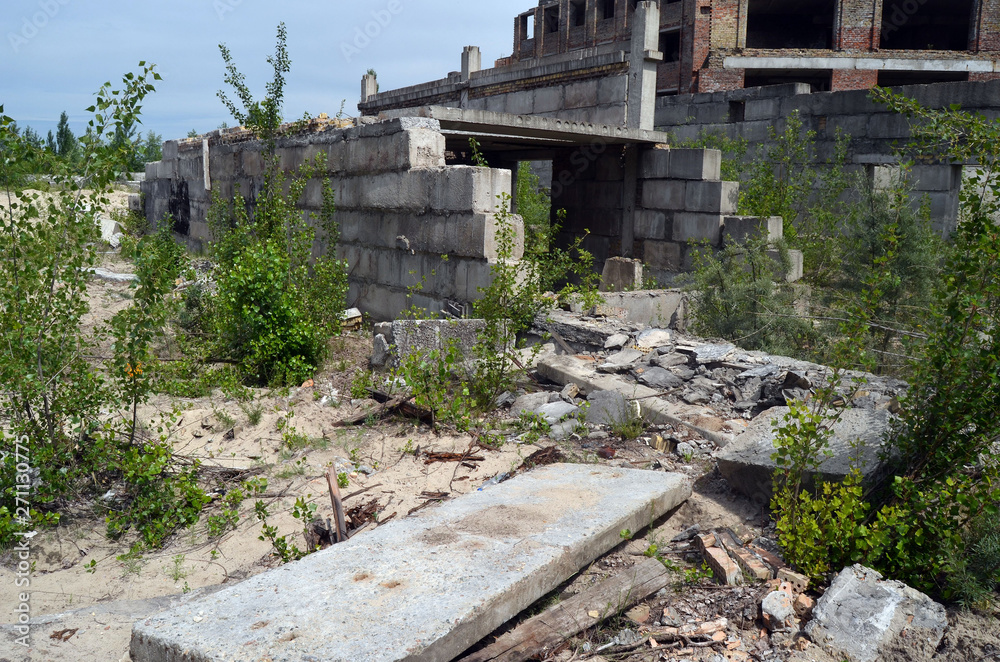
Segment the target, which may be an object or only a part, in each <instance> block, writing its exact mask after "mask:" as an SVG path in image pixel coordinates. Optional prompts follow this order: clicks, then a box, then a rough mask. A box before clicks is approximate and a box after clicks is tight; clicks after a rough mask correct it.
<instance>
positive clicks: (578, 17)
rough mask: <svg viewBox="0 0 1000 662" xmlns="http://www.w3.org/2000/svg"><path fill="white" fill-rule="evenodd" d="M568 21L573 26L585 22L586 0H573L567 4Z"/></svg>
mask: <svg viewBox="0 0 1000 662" xmlns="http://www.w3.org/2000/svg"><path fill="white" fill-rule="evenodd" d="M569 12H570V13H569V16H570V23H571V25H572V26H573V27H574V28H578V27H580V26H583V25H586V24H587V0H573V2H571V3H570V5H569Z"/></svg>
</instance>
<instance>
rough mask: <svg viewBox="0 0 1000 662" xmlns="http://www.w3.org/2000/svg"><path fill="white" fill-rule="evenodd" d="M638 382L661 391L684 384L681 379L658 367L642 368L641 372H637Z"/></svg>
mask: <svg viewBox="0 0 1000 662" xmlns="http://www.w3.org/2000/svg"><path fill="white" fill-rule="evenodd" d="M639 382H640V383H642V384H645V385H646V386H649V387H652V388H655V389H659V390H662V391H666V390H670V389H675V388H680V387H681V386H684V380H683V379H681V378H680V377H678V376H677V375H675V374H674V373H672V372H670V371H669V370H665V369H664V368H660V367H653V368H645V369H643V371H642V373H641V374H639Z"/></svg>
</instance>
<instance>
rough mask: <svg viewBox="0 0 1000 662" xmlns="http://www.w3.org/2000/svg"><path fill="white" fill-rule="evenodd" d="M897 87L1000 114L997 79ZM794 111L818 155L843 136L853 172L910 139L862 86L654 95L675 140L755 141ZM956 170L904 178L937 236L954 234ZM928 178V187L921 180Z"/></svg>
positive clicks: (938, 103)
mask: <svg viewBox="0 0 1000 662" xmlns="http://www.w3.org/2000/svg"><path fill="white" fill-rule="evenodd" d="M702 73H703V74H704V73H705V71H703V72H702ZM844 73H845V74H847V73H850V72H844ZM898 89H899V91H900V92H902V93H903V94H905V95H906V96H909V97H912V98H914V99H916V100H917V101H919V102H920V103H922V104H924V105H926V106H930V107H932V108H944V107H948V106H950V105H951V104H959V105H960V106H961V107H962V108H963V109H965V110H972V111H978V112H980V113H983V114H985V115H986V116H988V117H1000V81H986V82H956V83H934V84H930V85H912V86H906V87H901V88H898ZM793 112H797V113H798V114H799V116H800V117H801V118H802V120H803V123H804V126H805V129H807V130H811V131H815V132H816V149H817V153H818V155H819V157H820V158H821V159H826V158H829V157H830V156H831V155H832V154H833V153H834V147H835V144H836V138H837V135H838V131H840V132H842V133H843V134H845V135H847V136H849V137H850V139H851V142H850V151H849V155H848V160H849V166H850V168H851V169H853V170H856V171H859V172H863V171H865V170H866V169H870V168H871V167H872V166H880V167H881V166H886V167H895V166H896V163H897V158H896V156H895V153H894V151H895V148H896V146H897V145H905V144H906V141H907V139H908V138H909V137H910V125H909V122H908V120H907V119H906V118H905V117H903V116H900V115H897V114H895V113H891V112H889V111H888V110H887V109H886V108H885V107H883V106H880V105H877V104H875V103H873V102H872V101H871V100H870V99H869V95H868V91H867V90H855V91H846V92H820V93H815V94H810V88H809V85H807V84H801V83H800V84H788V85H774V86H769V87H759V88H748V89H742V90H734V91H730V92H715V93H700V94H683V95H677V96H673V97H661V98H660V99H658V100H657V109H656V128H657V129H659V130H661V131H667V132H669V133H670V134H672V136H673V137H674V142H676V143H683V142H685V141H690V140H695V139H697V138H698V137H699V135H700V134H701V133H702V132H706V133H716V134H720V135H723V136H726V137H728V138H731V139H737V138H744V139H746V140H748V141H749V142H750V143H751V145H754V144H760V143H762V142H763V141H765V140H767V138H768V130H769V129H771V128H773V129H775V130H777V131H779V132H780V131H782V130H783V129H784V126H785V120H786V118H787V117H788V116H789V115H791V114H792V113H793ZM956 172H957V171H956V170H955V166H952V165H949V164H938V165H927V166H921V167H920V168H918V169H915V170H914V176H913V177H912V178H911V182H910V183H911V185H912V186H913V188H914V194H913V198H914V200H920V199H923V198H924V197H925V196H926V197H927V198H928V199H929V200H930V202H931V214H932V216H931V218H932V221H933V223H934V227H935V229H936V230H937V231H939V232H940V233H942V234H943V235H948V234H950V233H951V232H953V231H954V228H955V226H956V223H957V221H958V196H959V193H960V192H961V182H962V178H961V176H960V175H956V174H955V173H956ZM916 173H919V175H918V174H916ZM932 180H933V181H934V182H935V183H934V184H933V186H931V185H930V184H927V182H929V181H932ZM942 181H944V182H947V183H948V188H947V189H941V188H937V187H938V186H939V184H940V182H942Z"/></svg>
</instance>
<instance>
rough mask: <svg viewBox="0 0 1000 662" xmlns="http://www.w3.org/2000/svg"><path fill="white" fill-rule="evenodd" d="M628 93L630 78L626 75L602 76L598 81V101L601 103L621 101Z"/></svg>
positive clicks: (610, 103) (608, 103)
mask: <svg viewBox="0 0 1000 662" xmlns="http://www.w3.org/2000/svg"><path fill="white" fill-rule="evenodd" d="M627 94H628V78H627V77H626V76H614V77H608V78H600V79H598V81H597V103H598V104H599V105H602V106H604V105H612V104H617V103H621V100H622V99H624V98H625V96H626V95H627Z"/></svg>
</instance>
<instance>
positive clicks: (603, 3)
mask: <svg viewBox="0 0 1000 662" xmlns="http://www.w3.org/2000/svg"><path fill="white" fill-rule="evenodd" d="M597 15H598V17H600V18H602V19H604V20H608V19H609V18H614V17H615V0H597Z"/></svg>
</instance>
